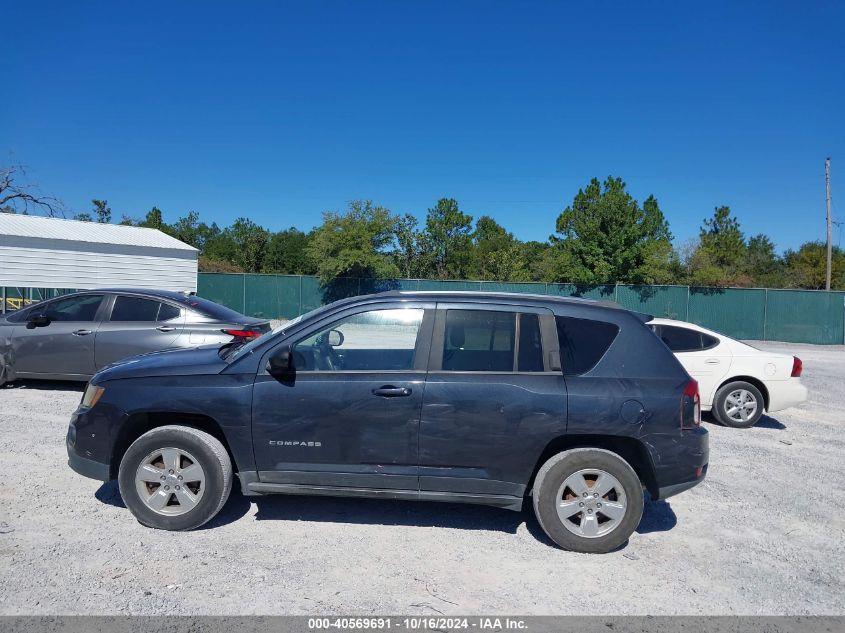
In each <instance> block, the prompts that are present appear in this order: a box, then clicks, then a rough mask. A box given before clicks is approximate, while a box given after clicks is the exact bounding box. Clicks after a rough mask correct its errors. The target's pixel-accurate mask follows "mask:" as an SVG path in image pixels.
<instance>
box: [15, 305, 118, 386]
mask: <svg viewBox="0 0 845 633" xmlns="http://www.w3.org/2000/svg"><path fill="white" fill-rule="evenodd" d="M102 303H103V295H102V294H85V295H75V296H72V297H67V298H65V299H55V300H53V301H49V302H47V303H45V304H43V306H36V307H34V308H32V309H31V310H30V311H29V314H30V315H31V314H46V315H47V317H48V318H49V319H50V324H49V325H47V326H46V327H37V328H33V329H28V328H27V327H26V325H25V324H21V325H20V327H18V328H16V329H15V337H14V340H13V342H12V349H13V353H12V357H13V363H14V367H15V372H16V373H18V374H19V375H23V374H26V375H29V376H38V375H41V376H45V377H46V376H77V377H80V378H84V377H86V376H90V375H91V374H93V373H94V371H95V368H94V336H95V333H96V332H97V329H98V328H99V326H100V319H101V318H102V317H101V310H100V306H101V304H102Z"/></svg>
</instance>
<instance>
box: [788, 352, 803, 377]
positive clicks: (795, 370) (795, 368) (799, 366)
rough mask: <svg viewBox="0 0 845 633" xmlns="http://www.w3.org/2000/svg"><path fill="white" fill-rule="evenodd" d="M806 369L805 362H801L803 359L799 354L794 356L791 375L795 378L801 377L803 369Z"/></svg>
mask: <svg viewBox="0 0 845 633" xmlns="http://www.w3.org/2000/svg"><path fill="white" fill-rule="evenodd" d="M803 369H804V363H802V362H801V359H800V358H798V357H797V356H793V357H792V373H791V374H790V376H792V377H793V378H800V377H801V371H802V370H803Z"/></svg>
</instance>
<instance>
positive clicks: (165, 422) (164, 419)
mask: <svg viewBox="0 0 845 633" xmlns="http://www.w3.org/2000/svg"><path fill="white" fill-rule="evenodd" d="M169 425H179V426H187V427H191V428H194V429H197V430H199V431H205V432H206V433H208V434H209V435H211V436H212V437H214V438H216V439H218V440H219V441H220V443H221V444H223V447H224V448H225V449H226V452H227V453H228V454H229V459H230V460H232V464H233V466H234V470H235V472H237V470H238V468H237V461H236V460H235V455H234V454H233V453H232V449H231V447H230V446H229V442H228V441H227V440H226V435H225V434H224V433H223V429H222V427H221V426H220V424H219V423H218V422H217V420H215V419H214V418H212V417H211V416H208V415H202V414H197V413H179V412H173V411H145V412H143V413H135V414H133V415H131V416H129V417H128V418H127V419H126V422H125V423H124V424H123V425H121V429H120V432H119V433H118V436H117V439H116V441H115V442H114V446H113V447H112V454H111V459H110V460H109V464H110V467H109V470H110V475H111V477H112V479H115V478H116V477H117V473H118V469H119V468H120V460H121V459H123V456H124V455H125V454H126V450H127V449H128V448H129V447H130V446H131V445H132V442H134V441H135V440H137V439H138V438H139V437H141V436H142V435H143V434H144V433H147V432H148V431H152V430H153V429H156V428H159V427H162V426H169Z"/></svg>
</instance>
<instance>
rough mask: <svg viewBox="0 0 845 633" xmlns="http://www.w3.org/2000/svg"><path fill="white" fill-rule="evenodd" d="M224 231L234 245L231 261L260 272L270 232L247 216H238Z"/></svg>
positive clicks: (251, 271) (251, 270)
mask: <svg viewBox="0 0 845 633" xmlns="http://www.w3.org/2000/svg"><path fill="white" fill-rule="evenodd" d="M225 233H226V234H227V235H228V236H229V237H230V239H231V240H232V243H233V244H234V245H235V252H234V257H233V259H232V260H231V261H233V263H235V264H236V265H238V266H239V267H241V268H243V269H244V270H245V271H247V272H250V273H258V272H261V270H262V269H263V267H264V259H265V257H266V255H267V244H268V243H269V241H270V232H269V231H268V230H267V229H265V228H264V227H262V226H259V225H258V224H256V223H255V222H253V221H252V220H250V219H249V218H238V219H236V220H235V221H234V223H232V226H230V227H228V228H227V229H226V230H225Z"/></svg>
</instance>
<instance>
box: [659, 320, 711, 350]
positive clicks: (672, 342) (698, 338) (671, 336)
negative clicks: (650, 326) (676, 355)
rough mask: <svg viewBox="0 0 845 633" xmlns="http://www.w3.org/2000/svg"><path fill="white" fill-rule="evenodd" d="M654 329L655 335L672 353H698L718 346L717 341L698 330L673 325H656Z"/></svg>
mask: <svg viewBox="0 0 845 633" xmlns="http://www.w3.org/2000/svg"><path fill="white" fill-rule="evenodd" d="M655 328H656V329H655V334H657V335H658V336H659V337H660V339H661V340H662V341H663V342H664V343H665V344H666V347H668V348H669V349H670V350H672V351H673V352H699V351H701V350H705V349H710V348H712V347H716V345H718V344H719V339H717V338H716V337H715V336H710V335H709V334H705V333H704V332H699V331H698V330H690V329H688V328H685V327H676V326H674V325H657V326H655Z"/></svg>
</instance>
